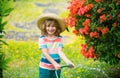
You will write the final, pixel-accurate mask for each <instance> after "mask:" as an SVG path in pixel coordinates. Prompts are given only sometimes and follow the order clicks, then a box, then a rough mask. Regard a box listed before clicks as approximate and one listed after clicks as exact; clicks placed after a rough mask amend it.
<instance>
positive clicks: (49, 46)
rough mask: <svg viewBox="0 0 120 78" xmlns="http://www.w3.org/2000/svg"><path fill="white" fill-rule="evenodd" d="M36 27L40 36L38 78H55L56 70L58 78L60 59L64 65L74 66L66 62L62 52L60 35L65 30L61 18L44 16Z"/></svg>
mask: <svg viewBox="0 0 120 78" xmlns="http://www.w3.org/2000/svg"><path fill="white" fill-rule="evenodd" d="M37 26H38V28H39V29H40V30H41V34H42V36H40V38H39V43H38V44H39V48H40V49H41V51H42V58H41V60H40V64H39V78H57V77H56V74H55V70H57V74H58V77H59V78H60V72H61V71H60V58H62V59H63V61H64V62H65V63H66V64H68V65H72V66H73V67H74V64H73V63H72V62H71V61H69V60H68V58H67V57H66V56H65V55H64V53H63V51H62V49H63V43H62V37H61V36H60V33H61V32H63V31H64V30H65V29H66V24H65V22H64V20H63V19H62V18H60V17H59V16H57V15H55V14H44V15H41V16H40V18H39V20H38V21H37Z"/></svg>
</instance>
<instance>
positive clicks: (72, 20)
mask: <svg viewBox="0 0 120 78" xmlns="http://www.w3.org/2000/svg"><path fill="white" fill-rule="evenodd" d="M65 22H66V24H67V25H69V26H70V27H73V26H75V24H76V18H74V17H68V18H65Z"/></svg>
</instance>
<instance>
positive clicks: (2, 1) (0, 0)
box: [0, 0, 13, 78]
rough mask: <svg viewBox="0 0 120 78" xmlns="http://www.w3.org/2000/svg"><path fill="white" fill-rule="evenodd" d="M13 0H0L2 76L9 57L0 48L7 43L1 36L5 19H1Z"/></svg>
mask: <svg viewBox="0 0 120 78" xmlns="http://www.w3.org/2000/svg"><path fill="white" fill-rule="evenodd" d="M12 2H13V0H0V77H1V78H3V70H4V69H6V68H7V64H8V62H9V60H10V59H9V58H8V59H6V58H5V54H4V52H3V49H2V45H3V44H7V43H6V42H5V41H4V40H3V39H2V38H3V37H4V36H5V31H4V27H5V25H6V24H7V21H3V18H4V17H7V16H8V15H9V14H10V12H11V11H12V10H13V8H11V3H12Z"/></svg>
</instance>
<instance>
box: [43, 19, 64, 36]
mask: <svg viewBox="0 0 120 78" xmlns="http://www.w3.org/2000/svg"><path fill="white" fill-rule="evenodd" d="M50 25H52V26H55V27H56V32H55V34H54V35H55V36H59V35H60V33H61V32H62V30H61V28H60V25H59V23H58V22H57V21H56V20H55V19H47V20H45V21H44V23H43V24H42V26H41V27H42V28H41V34H42V35H47V32H46V27H47V26H50Z"/></svg>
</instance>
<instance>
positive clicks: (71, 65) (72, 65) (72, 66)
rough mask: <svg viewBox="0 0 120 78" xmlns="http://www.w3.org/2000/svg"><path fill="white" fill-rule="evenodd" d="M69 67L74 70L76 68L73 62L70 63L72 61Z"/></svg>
mask: <svg viewBox="0 0 120 78" xmlns="http://www.w3.org/2000/svg"><path fill="white" fill-rule="evenodd" d="M67 65H70V68H74V67H75V65H74V64H73V63H72V62H70V61H69V62H68V63H67Z"/></svg>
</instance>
